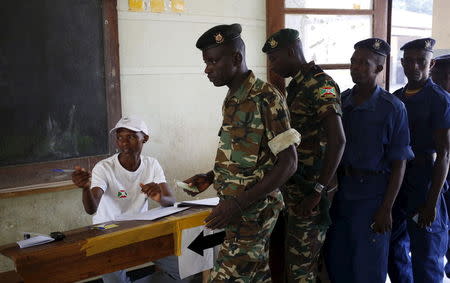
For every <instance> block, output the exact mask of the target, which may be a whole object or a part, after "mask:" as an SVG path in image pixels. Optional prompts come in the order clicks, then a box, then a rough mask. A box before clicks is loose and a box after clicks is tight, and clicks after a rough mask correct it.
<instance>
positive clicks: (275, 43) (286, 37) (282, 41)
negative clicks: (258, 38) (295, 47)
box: [262, 28, 298, 53]
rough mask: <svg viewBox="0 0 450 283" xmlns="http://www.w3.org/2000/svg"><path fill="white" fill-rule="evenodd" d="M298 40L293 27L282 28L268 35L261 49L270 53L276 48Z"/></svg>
mask: <svg viewBox="0 0 450 283" xmlns="http://www.w3.org/2000/svg"><path fill="white" fill-rule="evenodd" d="M296 40H298V31H297V30H295V29H290V28H284V29H280V30H279V31H277V32H276V33H274V34H272V35H271V36H269V38H268V39H267V40H266V43H265V44H264V46H263V48H262V51H263V52H264V53H271V52H273V51H275V50H277V49H280V48H282V47H285V46H287V45H289V44H290V43H292V42H294V41H296Z"/></svg>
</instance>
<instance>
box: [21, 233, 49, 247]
mask: <svg viewBox="0 0 450 283" xmlns="http://www.w3.org/2000/svg"><path fill="white" fill-rule="evenodd" d="M54 240H55V239H53V238H52V237H50V236H45V235H38V236H35V237H31V238H29V239H26V240H21V241H18V242H17V244H18V245H19V247H20V248H21V249H23V248H28V247H32V246H37V245H42V244H46V243H50V242H53V241H54Z"/></svg>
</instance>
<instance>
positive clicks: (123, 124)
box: [109, 116, 148, 136]
mask: <svg viewBox="0 0 450 283" xmlns="http://www.w3.org/2000/svg"><path fill="white" fill-rule="evenodd" d="M119 128H125V129H128V130H132V131H135V132H143V133H144V134H146V135H147V136H148V128H147V125H146V124H145V122H144V121H142V120H141V119H139V118H137V117H133V116H128V117H122V118H121V119H120V120H119V122H117V124H116V126H115V127H114V128H112V129H111V131H109V132H110V133H112V132H114V131H115V130H117V129H119Z"/></svg>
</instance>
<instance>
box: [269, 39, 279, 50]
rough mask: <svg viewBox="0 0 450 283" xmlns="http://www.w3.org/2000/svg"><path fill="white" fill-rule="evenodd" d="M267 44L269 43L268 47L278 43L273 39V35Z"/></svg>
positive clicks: (273, 46)
mask: <svg viewBox="0 0 450 283" xmlns="http://www.w3.org/2000/svg"><path fill="white" fill-rule="evenodd" d="M269 45H270V48H275V47H277V45H278V42H277V41H276V40H275V39H273V37H272V38H271V39H270V40H269Z"/></svg>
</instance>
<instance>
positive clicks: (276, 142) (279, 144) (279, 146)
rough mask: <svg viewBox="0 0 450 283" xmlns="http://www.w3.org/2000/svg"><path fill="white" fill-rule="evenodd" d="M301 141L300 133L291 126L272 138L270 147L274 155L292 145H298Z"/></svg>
mask: <svg viewBox="0 0 450 283" xmlns="http://www.w3.org/2000/svg"><path fill="white" fill-rule="evenodd" d="M300 141H301V135H300V133H299V132H297V131H296V130H295V129H292V128H291V129H289V130H287V131H284V132H282V133H281V134H279V135H277V136H276V137H274V138H273V139H271V140H270V141H269V148H270V150H271V151H272V153H273V154H274V155H277V154H278V153H280V152H281V151H283V150H285V149H286V148H288V147H289V146H291V145H294V144H295V146H296V147H297V146H298V145H299V144H300Z"/></svg>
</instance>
